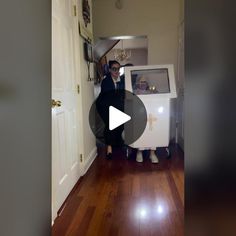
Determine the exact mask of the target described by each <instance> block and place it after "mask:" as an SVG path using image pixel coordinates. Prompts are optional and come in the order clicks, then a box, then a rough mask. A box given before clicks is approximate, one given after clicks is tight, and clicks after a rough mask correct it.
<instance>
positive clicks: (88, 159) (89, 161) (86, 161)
mask: <svg viewBox="0 0 236 236" xmlns="http://www.w3.org/2000/svg"><path fill="white" fill-rule="evenodd" d="M96 156H97V147H94V148H93V150H92V151H91V152H90V153H89V155H88V156H87V157H86V158H84V168H83V171H82V175H85V174H86V172H87V171H88V169H89V167H90V166H91V165H92V163H93V161H94V160H95V158H96Z"/></svg>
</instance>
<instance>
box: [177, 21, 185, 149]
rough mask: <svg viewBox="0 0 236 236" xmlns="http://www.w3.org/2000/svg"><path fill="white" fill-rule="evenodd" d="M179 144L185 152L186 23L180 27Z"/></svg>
mask: <svg viewBox="0 0 236 236" xmlns="http://www.w3.org/2000/svg"><path fill="white" fill-rule="evenodd" d="M177 86H178V98H177V143H178V144H179V145H180V147H181V148H182V150H184V22H182V23H181V24H180V27H179V48H178V83H177Z"/></svg>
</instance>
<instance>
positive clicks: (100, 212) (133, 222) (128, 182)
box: [52, 146, 184, 236]
mask: <svg viewBox="0 0 236 236" xmlns="http://www.w3.org/2000/svg"><path fill="white" fill-rule="evenodd" d="M183 190H184V158H183V153H182V152H181V151H180V150H179V149H178V147H177V146H173V147H172V158H171V159H166V156H165V154H162V152H159V163H158V164H152V163H151V162H150V159H149V158H148V157H144V162H143V163H137V162H136V161H135V158H131V159H129V160H127V158H126V157H125V155H124V153H123V152H122V151H121V150H119V149H117V150H115V155H114V158H113V159H112V160H110V161H108V160H106V159H105V158H104V157H103V156H101V155H100V156H99V157H97V158H96V159H95V161H94V163H93V164H92V166H91V167H90V169H89V170H88V172H87V173H86V175H85V176H84V177H83V179H82V181H81V183H80V185H79V186H78V189H77V190H76V191H75V192H74V196H73V198H71V199H69V200H68V202H67V205H66V207H65V210H64V211H63V212H62V215H61V218H60V220H57V221H56V222H55V224H54V226H53V230H52V231H53V235H55V236H60V235H67V236H74V235H78V236H116V235H117V236H118V235H121V236H139V235H145V236H149V235H155V236H156V235H158V236H182V235H184V230H183V228H184V191H183Z"/></svg>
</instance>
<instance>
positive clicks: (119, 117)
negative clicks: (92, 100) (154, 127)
mask: <svg viewBox="0 0 236 236" xmlns="http://www.w3.org/2000/svg"><path fill="white" fill-rule="evenodd" d="M129 120H131V117H130V116H129V115H127V114H125V113H124V112H122V111H120V110H118V109H116V108H115V107H113V106H109V130H113V129H115V128H117V127H118V126H120V125H122V124H124V123H126V122H127V121H129Z"/></svg>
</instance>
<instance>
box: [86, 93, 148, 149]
mask: <svg viewBox="0 0 236 236" xmlns="http://www.w3.org/2000/svg"><path fill="white" fill-rule="evenodd" d="M89 124H90V128H91V130H92V132H93V134H94V135H95V137H96V139H97V142H100V143H104V144H109V145H114V146H120V145H122V144H126V145H130V144H132V143H134V142H135V141H136V140H137V139H138V138H139V137H140V136H141V135H142V134H143V132H144V130H145V128H146V124H147V112H146V109H145V106H144V104H143V102H142V101H141V99H140V98H139V97H138V96H136V95H134V94H133V93H131V92H129V91H126V90H124V91H123V90H122V91H119V90H118V91H116V90H111V91H109V92H106V93H103V94H100V95H99V96H98V98H97V99H96V100H95V101H94V103H93V104H92V106H91V108H90V111H89ZM113 127H115V128H113Z"/></svg>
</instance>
